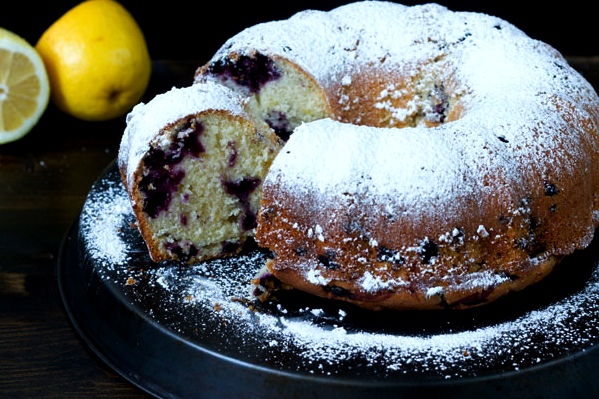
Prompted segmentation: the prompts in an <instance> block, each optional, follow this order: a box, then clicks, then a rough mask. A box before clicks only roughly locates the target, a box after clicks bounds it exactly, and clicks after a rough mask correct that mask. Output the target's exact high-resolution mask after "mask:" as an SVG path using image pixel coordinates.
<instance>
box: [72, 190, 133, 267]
mask: <svg viewBox="0 0 599 399" xmlns="http://www.w3.org/2000/svg"><path fill="white" fill-rule="evenodd" d="M101 184H103V190H98V191H93V192H91V193H90V195H89V196H88V198H87V200H86V202H85V205H84V207H83V211H82V214H81V218H80V220H81V222H80V230H81V235H82V237H83V238H84V240H85V242H86V245H87V249H88V251H89V253H90V255H91V256H92V257H93V258H94V259H96V261H97V262H99V263H100V264H102V265H103V266H104V267H109V268H110V267H114V266H115V265H122V264H126V263H127V261H129V260H130V257H129V255H128V254H127V247H126V244H125V243H124V242H123V240H122V239H121V238H120V232H121V231H122V228H123V223H124V221H125V218H126V216H127V215H132V214H131V203H130V202H129V197H128V196H127V194H126V192H125V191H123V187H122V184H121V182H120V181H114V180H110V179H105V180H103V181H102V182H101Z"/></svg>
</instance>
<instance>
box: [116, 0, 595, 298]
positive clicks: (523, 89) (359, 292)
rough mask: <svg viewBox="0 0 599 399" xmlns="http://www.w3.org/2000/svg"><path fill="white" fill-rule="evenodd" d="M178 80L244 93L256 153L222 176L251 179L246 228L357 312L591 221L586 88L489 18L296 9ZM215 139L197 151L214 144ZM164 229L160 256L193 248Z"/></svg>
mask: <svg viewBox="0 0 599 399" xmlns="http://www.w3.org/2000/svg"><path fill="white" fill-rule="evenodd" d="M194 86H199V87H210V88H211V90H216V88H217V87H222V88H225V87H226V88H227V89H228V90H229V92H230V93H231V94H230V96H231V98H238V100H235V101H236V102H237V101H240V102H243V103H244V107H245V111H244V112H241V111H240V112H239V113H238V114H239V115H243V116H242V117H240V118H239V119H236V120H237V121H238V122H239V123H240V124H242V125H243V126H246V131H248V132H253V131H254V130H253V129H256V133H252V135H251V136H252V137H254V136H255V137H261V138H262V140H258V139H257V140H256V141H257V142H260V143H262V147H259V148H260V149H259V150H255V151H256V152H257V153H259V154H268V155H264V156H263V158H261V160H260V161H249V160H248V162H257V163H258V164H259V165H260V166H261V167H259V168H257V169H260V172H259V173H258V172H255V171H254V170H252V171H248V170H244V171H243V173H240V174H238V175H236V176H237V177H236V180H234V181H244V180H243V179H246V176H250V177H251V178H257V179H259V180H260V182H262V186H257V187H256V189H255V190H254V191H252V195H255V197H251V198H252V204H254V205H255V204H257V202H254V201H257V198H258V197H259V196H260V193H261V195H262V198H261V205H260V211H259V213H258V218H257V221H256V222H255V223H252V224H251V226H252V227H253V226H256V229H255V231H256V237H255V239H256V241H257V243H258V244H259V245H261V246H264V247H266V248H268V249H270V250H271V251H272V253H273V259H271V260H269V261H268V263H267V268H268V273H269V274H272V275H274V276H275V277H276V278H277V279H279V280H280V281H281V282H282V283H283V284H285V285H289V286H292V287H295V288H298V289H300V290H304V291H307V292H310V293H313V294H315V295H319V296H322V297H325V298H335V299H340V300H344V301H349V302H351V303H354V304H357V305H359V306H362V307H366V308H370V309H385V308H388V309H435V308H467V307H472V306H476V305H480V304H483V303H487V302H490V301H493V300H495V299H497V298H499V297H500V296H502V295H505V294H506V293H508V292H510V291H515V290H519V289H522V288H524V287H526V286H528V285H530V284H532V283H534V282H536V281H539V280H540V279H542V278H543V277H544V276H546V275H547V274H548V273H549V272H550V271H551V270H552V269H553V268H554V267H555V266H556V265H557V264H558V262H559V260H560V259H561V258H562V257H563V256H565V255H568V254H570V253H572V252H573V251H575V250H576V249H579V248H583V247H585V246H586V245H587V244H588V243H589V242H590V241H591V239H592V237H593V234H594V230H595V228H596V227H597V225H598V222H599V213H598V205H599V182H598V179H597V177H596V176H598V175H599V174H598V172H599V163H598V162H599V158H598V150H599V136H598V128H599V98H598V97H597V94H596V93H595V91H594V90H593V88H592V87H591V86H590V85H589V83H588V82H586V81H585V80H584V79H583V78H582V77H581V76H580V75H579V74H578V73H577V72H576V71H574V70H573V69H572V68H571V67H570V66H569V65H568V64H567V62H566V61H565V60H564V58H563V57H562V56H561V55H560V54H559V53H558V52H557V51H556V50H554V49H553V48H551V47H550V46H549V45H547V44H544V43H541V42H539V41H537V40H533V39H531V38H529V37H528V36H526V35H525V34H524V33H523V32H522V31H520V30H518V29H517V28H516V27H514V26H513V25H511V24H509V23H508V22H506V21H503V20H501V19H499V18H495V17H492V16H488V15H484V14H479V13H468V12H452V11H450V10H448V9H446V8H445V7H442V6H439V5H436V4H426V5H422V6H413V7H407V6H403V5H399V4H395V3H387V2H377V1H367V2H357V3H352V4H348V5H345V6H342V7H339V8H336V9H334V10H332V11H330V12H321V11H305V12H301V13H298V14H296V15H294V16H293V17H291V18H290V19H288V20H285V21H274V22H268V23H263V24H259V25H256V26H253V27H250V28H248V29H246V30H244V31H242V32H240V33H239V34H237V35H236V36H234V37H232V38H231V39H229V40H228V41H227V42H226V43H225V44H224V45H223V46H222V47H221V49H220V50H218V51H217V53H216V54H215V55H214V57H213V58H212V59H211V60H210V61H209V62H208V63H207V64H206V65H204V66H202V67H200V68H198V70H197V71H196V73H195V77H194ZM219 90H220V89H219ZM232 93H236V95H233V94H232ZM214 108H215V109H216V107H214ZM133 114H141V113H140V111H137V112H135V111H134V113H133ZM139 116H140V117H141V115H139ZM242 120H243V121H245V122H241V121H242ZM131 122H133V118H130V123H131ZM138 123H140V124H141V123H142V122H138ZM159 125H160V124H154V131H157V130H159V129H158V126H159ZM222 126H224V124H223V125H222ZM255 126H258V127H259V128H255ZM400 128H401V129H400ZM128 129H129V128H128ZM144 129H145V128H144ZM230 130H231V133H229V134H228V135H233V134H234V133H233V132H232V130H234V129H230ZM135 131H137V132H139V131H141V129H140V128H135V129H130V133H129V135H130V136H131V135H133V136H135ZM215 131H216V129H215ZM275 134H276V136H278V141H277V140H275V139H274V138H273V137H272V136H274V135H275ZM144 135H145V137H144V138H142V139H141V140H139V139H135V140H138V141H142V142H145V143H146V144H144V145H141V146H137V150H138V151H135V153H136V154H137V155H136V157H137V160H136V161H135V162H131V161H126V162H123V164H130V166H129V167H130V168H131V167H132V168H133V170H138V171H139V172H135V173H137V174H136V175H135V176H136V177H135V178H131V177H129V181H130V184H129V189H130V191H131V187H135V186H136V185H137V186H141V187H145V189H140V188H137V190H138V191H140V194H138V195H137V196H133V197H132V198H133V199H134V204H141V203H143V202H142V201H143V198H146V201H147V198H148V197H147V194H148V193H150V196H151V192H152V190H154V186H156V185H155V184H152V183H150V181H151V179H153V177H147V178H146V179H147V180H143V179H144V177H143V176H153V175H155V174H154V173H151V170H153V168H154V169H158V168H160V165H161V164H162V163H164V161H163V157H162V155H161V156H160V157H157V156H152V155H150V154H151V153H152V151H151V150H148V145H147V143H148V142H149V141H150V140H152V139H151V137H153V135H154V133H152V134H151V135H148V133H144ZM204 135H205V133H202V136H201V137H204ZM166 136H168V137H172V136H173V135H172V134H170V135H168V134H167V135H166ZM166 136H165V137H166ZM236 137H237V136H236ZM175 141H176V140H175ZM229 141H236V140H230V139H229V138H227V139H225V140H221V141H220V149H218V148H219V145H217V144H215V146H213V147H211V148H212V149H211V150H208V149H206V153H211V152H212V151H217V152H219V153H223V154H228V153H229V152H227V151H228V150H227V148H228V144H227V143H228V142H229ZM160 142H165V141H164V140H162V141H160ZM248 143H249V141H248ZM281 143H284V146H283V147H282V148H281V147H280V145H281ZM164 145H168V146H172V145H174V144H173V142H172V141H166V144H164ZM252 145H254V144H253V143H252ZM154 146H155V144H154ZM186 146H187V144H183V145H182V148H186ZM149 148H152V145H151V146H149ZM169 148H170V147H169ZM177 148H179V147H177ZM203 148H204V147H203ZM205 148H208V147H205ZM252 151H254V150H252ZM250 152H251V151H250V150H249V149H248V153H247V156H248V157H251V156H252V155H251V154H250ZM275 153H276V154H277V155H276V158H275V159H274V161H273V162H272V165H271V166H270V168H268V165H269V164H270V162H271V160H272V157H274V154H275ZM123 154H124V155H123V158H124V159H129V158H130V157H129V156H127V155H126V152H124V153H123ZM245 157H246V156H244V159H245ZM191 158H193V157H191ZM225 158H226V157H225ZM140 159H146V160H145V161H143V162H142V163H141V164H140V165H141V166H139V167H138V166H135V165H136V164H139V160H140ZM154 159H156V161H155V164H156V165H157V166H155V167H148V166H144V164H146V163H148V164H153V163H154ZM196 163H197V167H198V169H197V172H193V173H194V174H195V173H197V174H198V176H199V177H198V178H203V179H212V180H214V181H215V183H214V185H215V186H218V185H219V184H220V186H221V188H220V190H221V191H223V192H224V194H218V195H216V196H215V197H214V198H212V197H211V198H210V200H207V201H208V202H210V201H212V202H213V203H219V202H220V201H222V199H223V198H227V190H226V185H223V184H222V182H223V181H226V180H223V178H222V177H221V175H220V174H219V173H220V172H214V171H212V170H207V169H205V168H204V169H202V168H200V166H202V162H201V161H199V162H196ZM225 163H226V162H225ZM131 165H133V166H131ZM190 167H193V166H192V165H189V167H188V166H186V168H185V169H186V170H190V169H189V168H190ZM225 169H226V167H225ZM179 170H180V169H179ZM131 173H132V172H129V175H131ZM186 173H192V172H186ZM205 174H208V175H210V174H213V176H204V177H201V175H205ZM240 179H241V180H240ZM256 181H257V180H256ZM158 186H160V184H159V185H158ZM180 186H181V187H180V188H179V190H178V191H177V194H176V196H177V197H181V193H184V191H182V187H183V186H184V185H180ZM169 187H171V186H170V185H169ZM222 187H225V188H224V189H223V188H222ZM260 189H261V191H260ZM169 190H170V191H169V193H170V192H174V190H171V189H169ZM201 190H204V188H201V189H198V190H197V191H196V194H198V195H202V194H200V191H201ZM205 191H208V192H209V195H210V196H211V195H212V194H213V193H212V191H214V190H205ZM144 195H146V197H144ZM169 195H170V196H167V198H168V199H169V201H171V199H170V198H171V197H175V195H174V194H172V195H171V194H169ZM183 195H184V194H183ZM189 198H191V197H189ZM169 201H167V203H168V202H169ZM171 202H173V201H171ZM232 202H233V203H234V204H235V206H236V207H237V208H235V207H233V208H235V209H242V210H243V209H246V208H247V207H246V208H244V206H241V205H240V204H244V203H245V202H244V201H243V200H239V199H235V198H234V199H233V201H232ZM159 203H160V204H162V203H164V201H162V202H159ZM138 206H139V205H138ZM144 207H145V206H144ZM170 207H173V205H172V204H171V205H170ZM148 208H149V209H150V210H152V208H153V207H152V206H148ZM162 208H166V206H162ZM252 209H255V207H254V208H252ZM137 212H138V213H139V210H138V211H137ZM215 212H216V211H215ZM239 212H241V213H236V214H235V215H237V216H238V215H240V214H241V215H246V214H248V215H254V211H253V210H252V213H247V212H245V213H244V212H242V211H239ZM216 213H217V214H218V215H221V214H222V213H221V212H220V211H219V212H216ZM178 214H179V211H178V210H177V211H175V212H173V213H172V216H170V219H172V220H173V221H174V223H175V224H177V223H178V222H179V216H178ZM145 217H146V219H148V218H149V219H152V217H151V216H145ZM188 218H189V217H188ZM238 218H239V216H238ZM238 218H237V219H235V218H234V219H235V220H234V222H236V223H237V225H236V226H238V225H239V223H240V222H239V219H238ZM243 218H244V216H241V219H243ZM230 219H231V217H230V216H226V217H224V218H218V220H217V221H216V222H215V223H214V224H211V225H210V228H209V229H213V228H216V226H217V225H218V223H219V222H220V221H221V220H226V221H229V222H230ZM250 219H253V217H250ZM168 223H171V222H168ZM168 223H167V224H168ZM229 224H231V223H229ZM233 224H235V223H233ZM241 225H243V222H241ZM248 227H249V226H248ZM193 228H194V229H198V230H201V231H206V230H207V227H205V225H203V224H202V222H198V223H197V224H196V225H194V227H193ZM179 229H182V230H188V229H190V227H185V226H183V227H181V226H179ZM152 230H154V231H157V230H159V229H157V228H152ZM233 230H235V233H237V234H240V231H243V232H244V234H245V233H248V234H251V232H250V230H246V229H243V228H242V229H239V228H236V229H233ZM194 234H195V233H194ZM234 235H235V234H233V235H232V236H227V237H226V238H225V239H223V238H222V237H221V238H219V239H218V240H217V241H216V242H217V243H218V244H217V247H218V249H217V250H214V251H211V252H210V253H209V254H208V255H207V256H211V255H214V254H217V255H220V254H223V253H234V251H223V249H222V248H223V247H224V246H227V247H228V244H226V245H224V244H223V243H229V242H233V243H235V245H234V246H236V247H237V246H238V245H237V243H240V242H242V241H243V240H242V239H236V238H235V237H234ZM165 237H167V238H165V239H164V240H165V244H163V247H165V245H166V246H173V247H174V248H177V249H176V251H173V250H171V251H170V252H171V255H172V254H173V252H177V251H178V252H183V253H189V252H194V253H195V252H196V249H194V250H193V251H190V250H189V248H191V247H190V246H189V244H188V242H191V241H192V240H189V239H185V240H182V239H181V238H179V237H178V236H177V238H173V237H175V235H173V234H172V233H169V234H167V235H166V236H165ZM244 237H245V235H244ZM171 242H172V243H173V244H167V243H171ZM195 247H196V246H195V244H194V248H195ZM178 248H183V249H182V250H180V249H178ZM197 252H203V251H202V250H197ZM179 258H181V257H179ZM184 258H187V259H196V258H194V257H192V256H187V255H186V256H185V257H184ZM258 280H260V279H258Z"/></svg>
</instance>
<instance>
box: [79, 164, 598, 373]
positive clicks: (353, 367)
mask: <svg viewBox="0 0 599 399" xmlns="http://www.w3.org/2000/svg"><path fill="white" fill-rule="evenodd" d="M99 184H100V187H99V188H98V187H96V189H95V190H94V191H92V193H91V194H90V197H89V200H88V201H87V202H86V205H85V207H84V210H83V212H82V217H81V226H82V227H81V235H82V237H83V238H84V241H83V242H84V243H85V252H86V253H87V254H88V255H89V256H88V260H89V261H90V264H91V265H93V267H94V268H95V270H94V273H97V274H98V275H99V276H101V277H102V279H103V281H104V283H105V284H109V285H113V286H115V287H116V289H117V290H119V291H122V292H123V293H124V295H126V297H127V298H129V300H130V301H131V302H132V303H134V304H137V306H140V307H142V308H144V309H145V310H144V311H145V312H147V315H148V316H150V317H151V318H154V319H155V320H156V321H157V322H158V323H160V324H163V325H164V326H165V327H168V328H169V329H172V330H173V331H176V332H178V333H180V334H182V335H183V336H184V337H186V338H185V339H189V340H191V341H199V343H200V345H202V342H203V340H204V338H202V337H203V336H204V335H203V334H207V335H206V336H214V334H222V337H223V338H222V343H221V344H222V345H223V346H224V347H226V346H227V345H228V339H227V338H226V337H228V336H233V335H239V336H241V337H243V338H242V339H243V341H244V342H245V344H246V345H247V347H250V348H254V350H255V351H256V352H257V353H256V357H257V359H259V360H255V361H257V362H266V363H267V365H268V366H269V367H274V368H278V369H283V370H288V371H289V370H290V371H293V372H306V373H310V374H318V375H322V376H328V375H335V374H347V373H349V374H355V375H356V376H360V375H370V373H371V372H373V371H372V370H376V373H377V374H376V375H377V376H381V375H388V376H390V375H396V376H401V375H406V376H410V375H411V376H415V375H421V374H422V375H429V376H431V375H432V376H434V377H435V378H439V379H445V378H462V377H471V376H476V375H484V374H488V373H489V372H492V370H497V369H500V370H502V371H509V370H519V369H523V368H526V367H530V366H532V365H535V364H541V363H544V362H548V361H552V360H553V359H555V358H560V357H561V356H565V355H567V354H569V353H572V351H574V352H577V351H580V350H584V349H585V348H588V347H589V346H590V345H594V344H596V343H597V342H598V341H599V269H597V268H596V266H593V271H592V272H591V273H590V274H589V277H588V279H587V280H586V282H585V283H584V284H582V285H581V287H580V289H576V290H575V291H573V292H572V293H570V294H567V295H564V296H563V297H561V298H558V299H557V300H555V301H553V302H550V303H548V304H546V305H542V306H536V307H533V308H530V309H529V310H527V311H525V312H518V311H517V310H516V309H511V310H510V312H511V313H512V315H513V316H509V315H508V316H507V317H505V318H503V319H499V320H496V321H489V320H487V321H482V322H480V323H473V324H472V326H470V327H466V328H464V326H463V325H461V326H460V324H455V323H453V321H452V319H453V318H457V319H460V318H462V316H461V315H462V314H463V313H460V312H455V311H454V312H453V313H446V314H437V315H438V316H439V317H440V318H439V319H438V320H439V322H438V324H437V326H436V327H435V328H434V329H430V323H428V324H427V323H425V324H424V325H423V329H422V330H421V331H418V330H412V331H411V332H406V331H404V332H402V331H401V329H400V330H394V329H390V326H389V325H386V327H382V328H381V330H380V331H377V330H376V328H375V329H373V327H372V326H373V325H376V324H377V323H381V322H382V320H378V321H377V317H378V316H377V315H381V317H383V318H386V319H389V315H388V314H383V313H377V312H374V313H364V312H363V311H357V312H358V313H356V309H354V308H351V307H343V306H342V305H340V306H341V307H340V308H337V307H336V305H337V304H338V303H336V302H334V303H333V304H331V303H330V302H327V301H318V302H310V301H307V302H306V303H305V304H303V305H302V304H301V303H297V300H296V299H294V300H292V301H289V300H285V299H284V298H283V297H282V299H281V300H280V301H279V302H274V303H271V304H269V303H267V304H260V303H257V302H255V301H254V299H253V297H252V296H251V293H250V291H251V290H250V285H249V280H250V279H252V278H253V277H254V275H255V273H256V272H257V271H258V270H259V269H260V268H261V267H262V266H263V264H264V262H265V261H266V259H267V254H265V253H263V252H260V251H256V250H255V251H250V252H246V253H244V254H242V255H240V256H238V257H235V258H229V259H221V260H216V261H212V262H206V263H200V264H196V265H192V266H189V267H187V266H186V267H180V266H179V265H177V264H154V263H152V262H151V261H149V258H148V257H147V253H146V252H147V251H146V249H145V247H144V246H143V241H142V240H141V239H140V237H139V236H138V233H137V232H136V230H134V229H130V230H129V231H128V232H127V233H126V234H123V232H122V231H121V230H123V227H122V226H127V224H128V221H129V220H131V218H132V215H131V214H130V213H129V212H128V211H126V209H128V208H127V207H124V205H123V204H124V202H125V199H126V194H125V191H124V189H123V188H122V187H121V186H120V183H119V181H118V174H117V173H113V174H112V175H111V176H109V177H108V178H107V179H103V180H101V181H100V183H99ZM118 226H121V228H119V227H118ZM99 232H101V233H99ZM593 262H596V260H594V261H593ZM139 265H141V267H140V266H139ZM314 278H315V279H318V277H317V276H314ZM472 278H473V279H479V280H483V281H486V282H487V283H489V284H493V283H495V282H494V281H490V280H489V279H492V278H496V277H488V276H483V275H480V276H477V275H473V276H472ZM141 284H143V286H144V287H145V291H144V290H142V289H141ZM370 284H375V285H376V284H377V283H376V282H375V281H371V282H370ZM476 284H481V282H476ZM138 286H139V287H140V288H139V291H137V290H138ZM434 294H435V293H434V292H431V295H434ZM523 305H524V304H523ZM496 309H497V308H496ZM471 314H472V313H471ZM481 314H484V312H482V313H479V314H474V316H473V317H482V316H481ZM395 315H396V317H398V318H399V319H398V320H402V319H405V320H411V321H410V323H413V322H414V320H418V319H412V318H410V313H395ZM448 315H453V316H448ZM362 317H366V318H367V319H368V322H361V321H360V318H362ZM174 320H182V321H174ZM427 320H428V319H427ZM441 320H444V321H443V322H442V321H441ZM483 320H484V319H483ZM443 323H447V324H448V326H447V327H444V325H443ZM383 324H384V323H383ZM454 324H455V325H454ZM426 325H429V327H426ZM215 326H216V327H215Z"/></svg>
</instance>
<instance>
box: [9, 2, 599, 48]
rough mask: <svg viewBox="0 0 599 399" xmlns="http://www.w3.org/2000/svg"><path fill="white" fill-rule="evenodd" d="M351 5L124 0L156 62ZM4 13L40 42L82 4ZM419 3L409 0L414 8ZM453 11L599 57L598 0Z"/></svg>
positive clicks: (20, 7)
mask: <svg viewBox="0 0 599 399" xmlns="http://www.w3.org/2000/svg"><path fill="white" fill-rule="evenodd" d="M348 2H349V1H339V0H337V1H333V0H322V1H286V2H277V3H273V2H272V1H269V2H264V1H245V2H237V3H235V2H229V1H223V0H211V1H179V0H170V1H169V0H166V1H156V2H152V3H150V2H145V1H144V2H142V1H127V0H123V1H121V4H123V5H124V6H125V7H126V8H127V9H128V10H129V11H130V12H131V14H132V15H133V16H134V18H135V19H136V20H137V22H138V23H139V25H140V27H141V29H142V31H143V32H144V34H145V36H146V40H147V42H148V47H149V49H150V55H151V57H152V58H153V59H173V60H205V59H207V58H209V57H210V56H211V55H212V54H213V53H214V52H215V51H216V50H217V49H218V48H219V47H220V45H221V44H222V43H223V42H224V41H225V40H226V39H227V38H229V37H230V36H232V35H234V34H235V33H237V32H239V31H240V30H242V29H244V28H245V27H248V26H251V25H254V24H256V23H259V22H265V21H270V20H276V19H285V18H288V17H289V16H291V15H292V14H293V13H295V12H297V11H301V10H304V9H308V8H311V9H318V10H330V9H331V8H334V7H336V6H338V5H341V4H345V3H348ZM11 3H12V4H11V6H10V7H9V8H8V10H7V9H6V8H5V7H4V6H3V7H2V11H0V26H1V27H3V28H6V29H9V30H11V31H13V32H15V33H17V34H19V35H21V36H22V37H24V38H25V39H26V40H28V41H29V42H30V43H32V44H35V43H36V42H37V40H38V39H39V37H40V36H41V34H42V33H43V32H44V30H45V29H46V28H47V27H48V26H50V25H51V24H52V22H53V21H55V20H56V19H57V18H59V17H60V16H61V15H62V14H64V13H65V12H66V11H67V10H68V9H70V8H71V7H73V6H75V5H76V4H78V3H79V1H64V0H55V1H44V2H32V1H20V2H19V1H18V0H17V2H16V4H14V2H12V1H11ZM418 3H419V2H410V1H405V2H403V4H406V5H411V4H418ZM439 4H442V5H445V6H447V7H448V8H450V9H452V10H462V11H476V12H484V13H487V14H491V15H495V16H498V17H500V18H503V19H505V20H507V21H508V22H511V23H513V24H514V25H516V26H517V27H518V28H520V29H522V30H523V31H524V32H526V33H527V34H528V35H529V36H531V37H533V38H535V39H539V40H542V41H544V42H546V43H549V44H551V45H552V46H553V47H555V48H556V49H558V50H559V51H560V52H562V54H564V55H571V56H577V55H581V56H582V55H595V54H599V48H598V45H597V38H598V37H599V22H598V19H599V17H598V15H597V13H596V11H595V9H594V6H595V2H593V1H587V2H582V1H559V2H552V3H551V5H550V3H549V2H542V3H541V2H540V3H538V4H534V3H526V2H523V1H521V2H506V1H493V2H489V1H439Z"/></svg>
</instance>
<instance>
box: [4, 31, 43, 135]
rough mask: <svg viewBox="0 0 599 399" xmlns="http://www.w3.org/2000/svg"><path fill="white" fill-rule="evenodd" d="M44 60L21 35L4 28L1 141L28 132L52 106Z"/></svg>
mask: <svg viewBox="0 0 599 399" xmlns="http://www.w3.org/2000/svg"><path fill="white" fill-rule="evenodd" d="M49 96H50V88H49V83H48V77H47V75H46V70H45V67H44V63H43V61H42V59H41V58H40V56H39V54H38V53H37V52H36V51H35V49H34V48H33V47H32V46H31V45H30V44H29V43H27V42H26V41H25V40H24V39H23V38H21V37H20V36H18V35H16V34H14V33H12V32H10V31H7V30H5V29H2V28H0V144H4V143H8V142H11V141H15V140H18V139H20V138H21V137H23V136H24V135H26V134H27V133H28V132H29V131H30V130H31V128H32V127H33V126H35V124H36V123H37V122H38V120H39V118H40V117H41V116H42V114H43V113H44V110H45V109H46V107H47V105H48V100H49Z"/></svg>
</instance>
